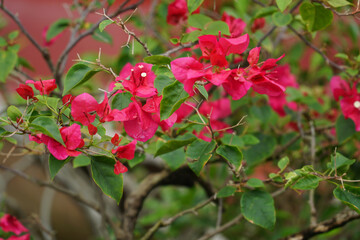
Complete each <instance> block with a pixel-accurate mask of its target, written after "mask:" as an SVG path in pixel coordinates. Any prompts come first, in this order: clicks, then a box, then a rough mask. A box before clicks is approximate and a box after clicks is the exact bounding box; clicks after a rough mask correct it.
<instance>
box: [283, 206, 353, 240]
mask: <svg viewBox="0 0 360 240" xmlns="http://www.w3.org/2000/svg"><path fill="white" fill-rule="evenodd" d="M359 218H360V215H359V214H358V213H356V212H355V211H344V212H342V213H339V214H336V215H335V216H334V217H333V218H331V219H328V220H325V221H323V222H320V223H318V224H316V225H315V226H310V227H309V228H307V229H304V230H302V231H301V232H298V233H295V234H293V235H291V236H288V237H286V238H284V239H283V240H303V239H309V238H311V237H313V236H316V235H319V234H321V233H326V232H329V231H331V230H333V229H335V228H338V227H341V226H344V225H345V224H347V223H348V222H351V221H353V220H355V219H359Z"/></svg>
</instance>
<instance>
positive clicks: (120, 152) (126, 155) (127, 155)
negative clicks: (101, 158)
mask: <svg viewBox="0 0 360 240" xmlns="http://www.w3.org/2000/svg"><path fill="white" fill-rule="evenodd" d="M136 143H137V141H136V140H133V141H132V142H131V143H129V144H126V145H124V146H120V147H118V148H117V149H113V150H112V151H111V152H112V153H113V154H114V155H116V157H118V158H123V159H127V160H131V159H133V158H134V156H135V149H136Z"/></svg>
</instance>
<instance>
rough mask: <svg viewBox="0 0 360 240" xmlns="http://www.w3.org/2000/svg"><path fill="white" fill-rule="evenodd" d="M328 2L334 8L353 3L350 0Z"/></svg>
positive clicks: (328, 0)
mask: <svg viewBox="0 0 360 240" xmlns="http://www.w3.org/2000/svg"><path fill="white" fill-rule="evenodd" d="M327 2H328V4H330V5H331V6H332V7H334V8H338V7H344V6H348V5H352V4H351V3H350V2H348V1H346V0H327Z"/></svg>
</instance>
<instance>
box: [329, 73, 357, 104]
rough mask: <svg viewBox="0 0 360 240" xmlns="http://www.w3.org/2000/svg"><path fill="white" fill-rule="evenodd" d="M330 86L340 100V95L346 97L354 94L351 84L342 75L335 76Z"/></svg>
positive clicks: (337, 99) (336, 98) (335, 96)
mask: <svg viewBox="0 0 360 240" xmlns="http://www.w3.org/2000/svg"><path fill="white" fill-rule="evenodd" d="M330 88H331V91H332V92H333V95H334V98H335V100H336V101H339V98H340V97H346V96H349V95H352V94H353V92H352V90H351V88H350V86H349V84H348V83H347V82H346V81H345V80H344V79H342V78H341V77H340V76H333V77H332V78H331V80H330Z"/></svg>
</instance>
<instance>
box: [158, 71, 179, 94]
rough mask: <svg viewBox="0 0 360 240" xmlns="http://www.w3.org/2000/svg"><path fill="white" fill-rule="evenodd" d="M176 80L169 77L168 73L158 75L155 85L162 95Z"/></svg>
mask: <svg viewBox="0 0 360 240" xmlns="http://www.w3.org/2000/svg"><path fill="white" fill-rule="evenodd" d="M175 81H176V80H174V79H173V78H170V77H168V76H167V75H158V76H157V77H156V78H155V80H154V87H155V88H156V89H157V90H158V92H159V93H160V95H162V94H163V90H164V88H165V87H167V86H169V85H170V84H172V83H174V82H175Z"/></svg>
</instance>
